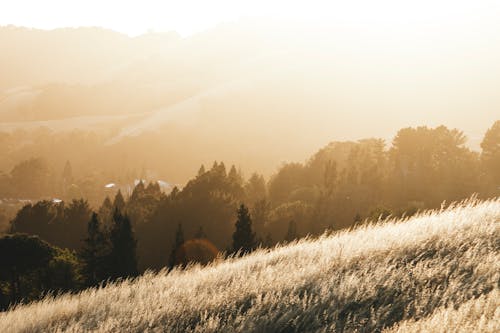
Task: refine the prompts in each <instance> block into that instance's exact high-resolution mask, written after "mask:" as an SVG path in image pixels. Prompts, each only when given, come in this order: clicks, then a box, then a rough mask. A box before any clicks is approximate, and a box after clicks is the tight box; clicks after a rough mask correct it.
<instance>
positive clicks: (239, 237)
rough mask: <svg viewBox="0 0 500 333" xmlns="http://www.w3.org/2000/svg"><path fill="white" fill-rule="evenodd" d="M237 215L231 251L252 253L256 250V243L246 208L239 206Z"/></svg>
mask: <svg viewBox="0 0 500 333" xmlns="http://www.w3.org/2000/svg"><path fill="white" fill-rule="evenodd" d="M237 213H238V219H237V220H236V224H235V226H236V230H235V231H234V233H233V251H234V252H237V251H241V253H242V254H245V253H249V252H252V251H253V250H254V249H255V248H256V245H257V241H256V239H255V233H254V232H253V231H252V219H251V218H250V214H249V212H248V208H247V207H245V205H243V204H241V205H240V208H239V209H238V212H237Z"/></svg>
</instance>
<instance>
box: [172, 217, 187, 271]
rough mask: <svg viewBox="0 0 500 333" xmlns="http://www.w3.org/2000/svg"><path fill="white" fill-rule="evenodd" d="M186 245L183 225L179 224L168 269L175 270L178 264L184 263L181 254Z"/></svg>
mask: <svg viewBox="0 0 500 333" xmlns="http://www.w3.org/2000/svg"><path fill="white" fill-rule="evenodd" d="M182 244H184V231H183V230H182V224H180V223H179V225H178V226H177V231H176V233H175V240H174V245H173V247H172V252H170V258H169V262H168V267H169V268H170V269H172V268H174V267H175V266H176V264H177V263H178V262H184V260H183V258H180V256H181V255H182V254H181V253H180V251H179V250H180V248H181V246H182Z"/></svg>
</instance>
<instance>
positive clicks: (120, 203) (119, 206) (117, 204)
mask: <svg viewBox="0 0 500 333" xmlns="http://www.w3.org/2000/svg"><path fill="white" fill-rule="evenodd" d="M113 208H114V209H115V210H118V211H120V212H123V210H124V208H125V199H124V198H123V194H122V191H121V190H118V193H116V196H115V200H114V201H113Z"/></svg>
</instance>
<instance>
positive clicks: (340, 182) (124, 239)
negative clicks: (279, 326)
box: [0, 121, 500, 299]
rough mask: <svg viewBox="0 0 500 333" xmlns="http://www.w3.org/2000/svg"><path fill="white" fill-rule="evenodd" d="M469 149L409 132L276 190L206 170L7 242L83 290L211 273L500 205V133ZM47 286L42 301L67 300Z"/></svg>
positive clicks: (309, 166)
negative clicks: (40, 253)
mask: <svg viewBox="0 0 500 333" xmlns="http://www.w3.org/2000/svg"><path fill="white" fill-rule="evenodd" d="M465 140H466V138H465V136H464V134H463V133H462V132H461V131H459V130H456V129H448V128H446V127H444V126H440V127H436V128H428V127H417V128H405V129H402V130H400V131H399V132H398V133H397V135H396V136H395V138H394V139H393V141H392V144H391V146H390V147H386V145H385V143H384V142H383V141H382V140H380V139H366V140H360V141H357V142H333V143H330V144H329V145H327V146H326V147H324V148H322V149H321V150H320V151H318V152H317V153H316V154H314V155H313V156H312V157H311V158H310V159H309V160H307V161H306V162H305V163H285V164H283V165H282V166H281V167H280V168H279V170H278V171H277V172H276V174H275V175H273V176H272V177H271V178H270V179H269V180H268V181H267V182H266V180H265V179H264V177H263V176H262V175H259V174H257V173H254V174H252V175H251V176H250V177H249V178H247V179H245V178H244V177H243V175H242V172H241V171H239V170H237V168H236V167H235V166H231V167H230V168H229V171H228V170H227V169H226V166H225V164H224V163H222V162H214V164H213V165H212V166H211V167H210V168H205V167H204V166H201V167H200V170H199V171H198V174H197V175H196V176H195V177H194V178H193V179H191V180H190V181H189V182H188V183H187V184H186V185H185V186H184V187H183V188H177V187H176V188H174V189H173V190H172V191H171V192H170V193H165V192H163V191H162V190H161V188H160V186H159V184H158V183H149V184H146V183H144V182H139V183H138V184H137V185H136V186H135V188H134V190H133V191H132V193H131V194H130V196H124V195H123V194H122V193H121V192H120V191H117V192H116V193H115V194H114V197H111V198H110V197H106V198H105V199H104V200H103V202H102V204H101V205H100V207H98V208H97V209H95V212H93V211H92V209H91V208H90V206H89V204H88V203H87V202H86V201H85V200H83V199H78V200H73V201H71V202H69V203H68V204H67V203H65V202H53V201H39V202H37V203H34V204H27V205H25V206H24V207H23V208H22V209H20V210H19V211H18V212H17V214H16V216H15V217H14V218H13V219H12V221H11V223H10V230H9V233H10V234H9V235H8V236H6V237H14V236H13V235H16V234H27V235H37V236H38V237H39V241H40V242H48V243H47V244H49V246H51V247H53V248H55V249H56V250H53V251H52V252H51V253H59V255H58V256H54V255H53V256H52V257H50V256H49V257H50V258H59V259H58V260H59V262H61V261H64V260H66V259H67V260H69V259H70V258H71V260H69V261H70V262H78V263H80V264H79V265H80V268H75V269H72V272H74V273H72V274H73V275H71V276H74V277H75V279H76V280H78V279H79V280H78V281H77V282H75V285H78V286H79V287H78V288H82V287H86V286H91V285H96V284H98V283H103V281H107V280H116V279H119V278H123V277H131V276H136V275H137V274H140V273H142V272H144V271H145V270H147V269H151V270H160V269H164V268H165V267H167V268H168V269H171V268H172V267H174V266H176V265H178V266H181V267H183V266H185V265H187V264H188V263H189V262H192V261H197V262H200V263H207V262H210V261H211V260H214V258H216V257H217V256H218V255H220V254H219V253H247V252H250V251H252V250H253V249H255V248H257V247H259V246H261V247H271V246H274V245H275V244H277V243H280V242H289V241H293V240H294V239H297V238H299V237H301V236H305V235H312V236H314V235H319V234H321V233H323V232H325V230H339V229H342V228H346V227H351V226H353V225H356V224H360V223H363V222H364V221H366V220H373V219H378V218H384V217H387V216H389V215H392V216H403V215H406V216H409V215H412V214H415V213H416V212H418V211H419V210H423V209H428V208H436V207H439V206H440V205H441V204H442V202H443V201H445V200H446V201H448V202H450V201H455V200H461V199H464V198H467V197H469V196H470V195H472V194H473V193H477V194H478V195H479V196H480V197H495V196H498V194H499V192H498V191H499V188H500V121H497V122H495V123H494V125H493V126H492V127H491V128H490V129H489V130H488V131H487V133H486V134H485V137H484V139H483V141H482V144H481V152H474V151H472V150H470V149H469V148H467V147H466V146H465ZM242 203H243V204H242ZM235 214H236V216H235ZM235 221H236V222H235ZM26 237H28V236H26ZM30 237H31V236H30ZM2 253H4V254H5V253H9V252H4V251H2ZM61 253H64V255H62V254H61ZM119 254H124V255H119ZM63 259H64V260H63ZM50 260H53V259H50ZM50 260H49V262H50ZM49 266H50V265H49ZM77 266H78V265H77ZM118 266H119V267H118ZM47 267H48V266H47V265H44V266H43V268H44V269H46V268H47ZM67 267H73V266H71V265H69V266H68V265H67ZM30 274H31V275H30V276H32V273H30ZM40 274H41V273H40ZM45 274H49V273H45ZM51 274H52V273H51ZM42 275H43V274H42ZM42 275H37V276H42ZM68 276H70V274H68ZM2 279H4V278H2ZM11 280H12V279H11ZM21 280H22V279H21ZM0 281H2V282H0V283H1V284H0V286H1V288H0V290H4V293H3V294H4V295H6V294H7V295H8V294H9V293H8V292H5V290H10V291H11V292H12V290H15V293H16V294H20V292H19V290H20V289H19V288H18V287H17V284H16V283H14V284H12V281H11V282H9V279H7V278H5V279H4V280H0ZM37 281H38V280H37ZM21 284H22V281H21ZM36 284H38V285H39V290H63V291H64V290H66V289H64V288H62V287H54V286H50V288H52V289H50V288H49V287H48V286H46V285H43V284H42V283H40V282H37V283H34V284H33V283H32V285H36ZM9 286H10V287H9ZM2 288H3V289H2ZM9 288H10V289H9ZM58 288H59V289H58ZM75 290H76V289H75ZM11 294H12V293H11ZM12 295H14V294H12ZM27 295H28V294H27V291H26V293H25V294H23V297H24V298H25V299H27V298H29V297H28V296H27ZM14 296H15V295H14ZM12 297H13V296H12ZM16 299H19V296H17V298H16Z"/></svg>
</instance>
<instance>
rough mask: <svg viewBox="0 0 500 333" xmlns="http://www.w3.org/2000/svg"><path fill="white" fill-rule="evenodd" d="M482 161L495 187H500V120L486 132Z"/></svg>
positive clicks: (482, 146)
mask: <svg viewBox="0 0 500 333" xmlns="http://www.w3.org/2000/svg"><path fill="white" fill-rule="evenodd" d="M481 148H482V152H481V161H482V163H483V165H484V168H485V170H486V172H487V174H488V176H489V178H490V179H491V180H493V182H494V184H493V186H494V187H497V186H500V120H497V121H496V122H495V123H494V124H493V126H491V128H490V129H488V131H487V132H486V134H485V135H484V139H483V141H482V142H481Z"/></svg>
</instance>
